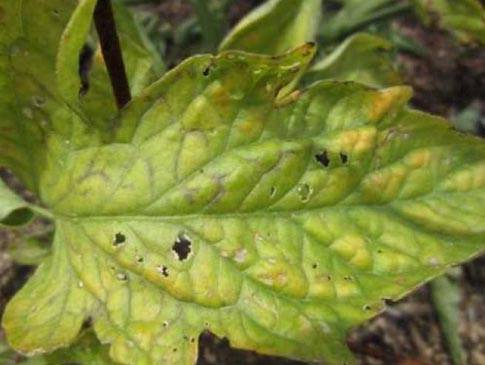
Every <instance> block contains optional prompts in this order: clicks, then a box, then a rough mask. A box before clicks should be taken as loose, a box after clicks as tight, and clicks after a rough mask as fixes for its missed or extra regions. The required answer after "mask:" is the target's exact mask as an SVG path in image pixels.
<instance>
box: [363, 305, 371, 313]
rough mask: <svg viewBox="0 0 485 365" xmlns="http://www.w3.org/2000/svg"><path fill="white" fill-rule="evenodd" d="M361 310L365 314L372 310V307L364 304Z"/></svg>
mask: <svg viewBox="0 0 485 365" xmlns="http://www.w3.org/2000/svg"><path fill="white" fill-rule="evenodd" d="M362 309H363V310H365V311H366V312H367V311H370V310H371V309H372V307H371V306H370V305H369V304H365V305H364V306H363V307H362Z"/></svg>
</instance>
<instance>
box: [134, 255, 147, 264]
mask: <svg viewBox="0 0 485 365" xmlns="http://www.w3.org/2000/svg"><path fill="white" fill-rule="evenodd" d="M135 259H136V262H138V263H139V264H142V263H143V262H145V258H144V257H143V256H140V255H137V256H136V257H135Z"/></svg>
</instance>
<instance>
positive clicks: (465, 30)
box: [412, 0, 485, 44]
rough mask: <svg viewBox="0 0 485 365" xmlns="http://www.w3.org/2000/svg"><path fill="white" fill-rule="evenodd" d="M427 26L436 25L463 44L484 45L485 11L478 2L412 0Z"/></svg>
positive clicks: (473, 0) (463, 0) (468, 0)
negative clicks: (476, 43) (452, 34)
mask: <svg viewBox="0 0 485 365" xmlns="http://www.w3.org/2000/svg"><path fill="white" fill-rule="evenodd" d="M412 2H413V3H414V5H415V6H416V8H417V11H418V13H419V15H421V17H422V19H423V20H424V21H425V23H427V24H431V23H434V22H435V23H437V24H438V25H439V26H441V27H442V28H445V29H448V30H450V31H452V32H453V33H454V34H455V35H456V36H457V37H458V39H460V40H461V41H463V42H473V41H476V42H479V43H481V44H485V9H484V7H483V5H482V4H481V3H480V1H478V0H452V1H450V0H412Z"/></svg>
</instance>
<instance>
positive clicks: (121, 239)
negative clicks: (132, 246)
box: [113, 232, 126, 246]
mask: <svg viewBox="0 0 485 365" xmlns="http://www.w3.org/2000/svg"><path fill="white" fill-rule="evenodd" d="M125 242H126V236H125V235H124V234H123V233H120V232H118V233H116V234H115V237H114V239H113V246H119V245H122V244H123V243H125Z"/></svg>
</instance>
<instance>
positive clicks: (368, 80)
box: [303, 33, 402, 87]
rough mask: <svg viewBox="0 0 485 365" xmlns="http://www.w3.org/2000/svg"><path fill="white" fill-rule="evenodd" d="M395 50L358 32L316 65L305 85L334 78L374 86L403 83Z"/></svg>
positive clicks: (386, 42)
mask: <svg viewBox="0 0 485 365" xmlns="http://www.w3.org/2000/svg"><path fill="white" fill-rule="evenodd" d="M392 49H393V45H392V43H390V42H388V41H387V40H385V39H383V38H380V37H377V36H374V35H371V34H367V33H357V34H355V35H353V36H351V37H349V38H348V39H346V40H345V41H344V42H343V43H342V44H341V45H340V46H339V47H337V48H336V49H335V50H334V51H333V52H332V53H330V54H329V55H326V56H325V57H323V58H322V59H321V60H320V61H318V62H316V63H315V64H314V65H313V66H312V67H311V68H310V69H309V70H308V71H307V72H306V73H305V76H304V77H303V82H304V83H307V84H308V83H311V82H313V81H318V80H325V79H333V80H340V81H356V82H360V83H362V84H366V85H369V86H373V87H386V86H393V85H398V84H401V83H402V80H401V77H400V75H399V73H398V72H397V70H396V69H395V67H394V65H393V63H392V57H391V52H392Z"/></svg>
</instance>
